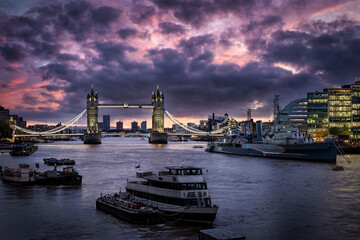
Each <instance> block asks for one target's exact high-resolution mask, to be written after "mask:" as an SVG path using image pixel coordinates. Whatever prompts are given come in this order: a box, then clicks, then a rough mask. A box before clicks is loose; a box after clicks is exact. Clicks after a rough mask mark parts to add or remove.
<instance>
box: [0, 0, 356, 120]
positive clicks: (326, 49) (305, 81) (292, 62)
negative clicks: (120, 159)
mask: <svg viewBox="0 0 360 240" xmlns="http://www.w3.org/2000/svg"><path fill="white" fill-rule="evenodd" d="M359 9H360V1H338V0H334V1H325V0H320V1H317V2H316V3H313V2H312V1H281V0H274V1H271V2H270V1H265V0H259V1H228V0H220V1H207V0H203V1H185V0H178V1H171V2H168V1H162V0H153V1H121V2H118V1H111V0H108V1H104V4H100V3H97V2H96V1H76V2H75V1H52V3H51V4H48V3H47V1H43V0H34V1H31V2H27V1H16V2H14V1H10V0H9V1H7V0H6V1H2V2H1V3H0V32H1V35H0V53H1V56H0V65H1V68H0V99H1V103H0V105H2V106H4V107H5V108H8V109H10V111H11V114H18V115H20V116H23V117H24V118H25V120H27V121H29V122H44V123H46V122H47V123H56V122H59V121H61V122H65V121H67V120H69V119H70V118H72V117H73V116H74V115H76V114H78V113H79V112H81V111H82V110H83V109H85V106H86V93H87V92H88V91H89V90H90V89H91V85H92V84H94V89H95V90H96V91H98V93H99V100H100V102H104V103H124V102H127V103H134V104H135V103H150V102H151V92H152V91H155V89H156V85H157V84H159V86H160V90H161V91H163V92H164V95H165V108H166V109H167V110H168V111H169V112H171V113H172V114H173V115H174V116H175V117H177V118H178V119H182V120H183V122H184V123H186V122H195V123H197V122H198V120H199V119H204V118H207V116H208V115H209V114H212V113H213V112H214V113H215V114H216V115H223V114H224V113H228V114H229V116H232V117H235V118H238V119H245V118H246V110H247V108H253V109H256V110H254V111H253V112H252V115H253V117H254V118H255V119H270V118H271V114H272V99H273V95H274V94H279V95H280V104H281V106H282V107H283V106H284V105H286V104H287V103H289V102H291V101H292V100H295V99H297V98H305V97H306V93H307V92H311V91H316V90H318V91H321V90H322V89H323V88H331V87H339V86H341V85H343V84H348V83H352V82H354V77H355V76H358V75H360V72H359V70H358V63H359V62H360V48H359V46H360V24H359V20H360V17H359V16H360V15H359V12H360V10H359ZM115 111H116V112H115ZM106 114H110V115H111V116H112V117H113V119H116V120H114V121H117V120H121V121H123V122H124V123H125V122H131V121H134V120H136V121H137V120H139V121H140V119H142V120H146V121H147V122H148V123H149V127H150V126H151V121H149V119H150V118H151V113H150V111H149V110H140V111H139V110H137V111H132V110H120V111H119V110H111V111H106V110H102V111H101V113H100V114H99V115H106ZM166 121H168V120H165V124H166ZM112 123H113V121H112Z"/></svg>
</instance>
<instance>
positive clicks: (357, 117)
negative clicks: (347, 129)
mask: <svg viewBox="0 0 360 240" xmlns="http://www.w3.org/2000/svg"><path fill="white" fill-rule="evenodd" d="M350 139H351V140H352V141H353V142H359V141H360V77H356V78H355V84H353V85H351V133H350Z"/></svg>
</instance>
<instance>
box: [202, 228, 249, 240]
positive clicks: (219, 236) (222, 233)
mask: <svg viewBox="0 0 360 240" xmlns="http://www.w3.org/2000/svg"><path fill="white" fill-rule="evenodd" d="M199 240H245V237H244V236H241V235H240V234H238V233H236V232H231V231H229V230H226V229H222V228H214V229H204V230H200V231H199Z"/></svg>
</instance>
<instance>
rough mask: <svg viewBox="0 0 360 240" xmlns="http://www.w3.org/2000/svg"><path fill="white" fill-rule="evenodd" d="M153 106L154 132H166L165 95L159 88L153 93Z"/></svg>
mask: <svg viewBox="0 0 360 240" xmlns="http://www.w3.org/2000/svg"><path fill="white" fill-rule="evenodd" d="M151 104H152V105H153V106H154V108H153V110H152V130H153V131H154V132H159V133H163V132H164V94H163V93H162V92H160V91H159V85H158V86H157V89H156V93H154V92H153V93H152V99H151Z"/></svg>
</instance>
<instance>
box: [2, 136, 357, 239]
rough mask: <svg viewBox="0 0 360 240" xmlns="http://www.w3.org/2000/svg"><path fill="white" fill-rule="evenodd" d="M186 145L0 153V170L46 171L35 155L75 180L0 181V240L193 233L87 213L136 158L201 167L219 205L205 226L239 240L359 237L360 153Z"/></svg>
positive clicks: (63, 146)
mask: <svg viewBox="0 0 360 240" xmlns="http://www.w3.org/2000/svg"><path fill="white" fill-rule="evenodd" d="M195 144H199V143H195V142H184V143H169V144H167V145H152V144H148V143H147V141H141V139H140V138H112V137H109V138H104V139H103V143H102V144H101V145H84V144H83V143H82V142H81V141H74V142H56V143H51V144H49V143H48V144H39V150H38V151H36V152H35V153H34V154H32V155H31V156H29V157H12V156H10V155H9V154H1V155H0V165H2V166H9V167H17V166H18V164H19V163H28V164H30V166H31V167H32V168H35V163H40V170H41V171H45V170H47V169H51V167H49V166H46V165H44V164H43V161H42V159H43V158H44V157H56V158H71V159H74V160H76V165H75V167H76V169H77V170H78V171H79V173H80V174H81V175H82V176H83V183H82V186H81V187H64V186H49V187H46V186H30V187H14V186H10V185H6V184H3V183H0V239H197V238H198V231H199V229H202V228H201V227H200V228H199V227H196V226H189V225H181V224H161V225H156V226H138V225H133V224H130V223H127V222H124V221H122V220H121V219H118V218H115V217H113V216H112V215H110V214H107V213H104V212H101V211H99V210H96V207H95V200H96V198H98V197H99V196H100V193H109V192H117V191H119V189H120V188H121V189H122V190H124V186H125V184H126V179H127V178H131V177H134V176H135V173H136V171H137V169H135V166H137V165H139V164H140V165H141V168H140V169H141V170H143V171H147V170H162V169H163V167H164V166H170V165H193V166H198V167H202V168H203V169H205V171H203V172H204V175H205V176H204V177H205V178H206V180H207V182H208V188H209V192H210V194H211V196H212V203H214V204H216V205H218V206H219V211H218V214H217V217H216V220H215V222H214V226H213V227H215V228H225V229H228V230H230V231H236V232H238V233H240V234H241V235H243V236H246V238H247V239H359V236H360V155H352V156H351V160H352V163H351V164H345V163H344V167H345V170H344V171H338V172H336V171H332V166H333V165H332V164H325V163H313V162H301V161H292V160H277V159H266V158H257V157H243V156H232V155H224V154H217V153H207V152H205V151H204V148H193V145H195ZM200 144H203V145H204V146H205V144H204V143H200ZM340 159H341V157H339V156H338V160H340Z"/></svg>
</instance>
